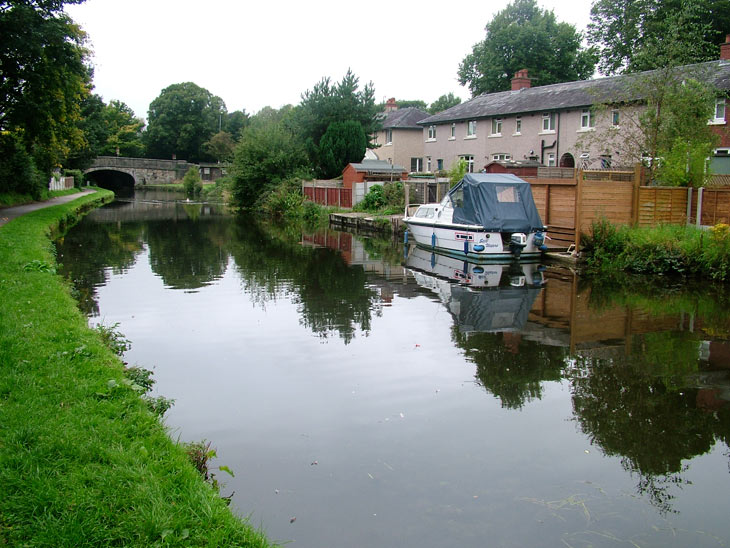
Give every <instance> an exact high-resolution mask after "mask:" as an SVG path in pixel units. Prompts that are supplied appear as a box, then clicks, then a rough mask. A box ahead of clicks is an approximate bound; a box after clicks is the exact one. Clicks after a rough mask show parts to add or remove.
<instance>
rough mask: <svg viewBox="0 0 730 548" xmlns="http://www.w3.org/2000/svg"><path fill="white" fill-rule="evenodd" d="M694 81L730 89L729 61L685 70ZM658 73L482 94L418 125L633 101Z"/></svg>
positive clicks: (714, 62)
mask: <svg viewBox="0 0 730 548" xmlns="http://www.w3.org/2000/svg"><path fill="white" fill-rule="evenodd" d="M682 68H683V69H686V70H687V73H689V74H691V75H692V76H694V77H695V78H702V79H706V80H709V81H710V82H711V83H713V84H714V85H715V86H716V87H717V88H718V89H720V90H723V91H727V90H730V61H728V60H724V59H721V60H718V61H708V62H706V63H698V64H695V65H687V66H686V67H682ZM655 72H657V71H648V72H641V73H636V74H624V75H620V76H610V77H607V78H597V79H594V80H579V81H576V82H563V83H561V84H551V85H548V86H540V87H534V88H523V89H520V90H517V91H500V92H497V93H483V94H482V95H479V96H477V97H474V98H473V99H471V100H469V101H466V102H465V103H461V104H459V105H456V106H454V107H451V108H449V109H447V110H445V111H443V112H439V113H438V114H434V115H433V116H429V117H428V118H423V119H421V120H419V122H418V123H419V125H421V126H425V125H429V124H438V123H445V122H458V121H463V120H474V119H476V118H491V117H494V116H508V115H516V114H524V113H530V112H546V111H555V110H564V109H569V108H580V107H588V106H591V105H594V104H598V103H607V102H611V101H622V102H631V101H638V100H641V99H642V97H641V96H640V93H639V91H638V89H637V88H638V87H639V86H636V85H634V84H636V83H637V82H638V81H639V79H641V78H646V77H648V75H651V74H654V73H655Z"/></svg>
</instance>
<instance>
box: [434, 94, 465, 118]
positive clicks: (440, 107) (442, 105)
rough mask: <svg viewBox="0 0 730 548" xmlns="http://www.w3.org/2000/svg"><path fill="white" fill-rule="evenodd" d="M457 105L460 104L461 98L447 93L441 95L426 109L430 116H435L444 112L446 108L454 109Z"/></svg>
mask: <svg viewBox="0 0 730 548" xmlns="http://www.w3.org/2000/svg"><path fill="white" fill-rule="evenodd" d="M459 104H461V97H457V96H456V95H454V94H453V93H452V92H449V94H448V95H442V96H441V97H439V98H438V99H436V100H435V101H434V102H433V103H431V105H430V106H429V107H428V112H430V113H431V114H436V113H437V112H441V111H444V110H446V109H447V108H451V107H455V106H456V105H459Z"/></svg>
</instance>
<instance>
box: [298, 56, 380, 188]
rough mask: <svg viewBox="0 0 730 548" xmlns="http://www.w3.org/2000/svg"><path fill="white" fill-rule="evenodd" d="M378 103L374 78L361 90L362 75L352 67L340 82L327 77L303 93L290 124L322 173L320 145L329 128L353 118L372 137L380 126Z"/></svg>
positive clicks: (369, 144) (368, 136)
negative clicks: (354, 71) (359, 75)
mask: <svg viewBox="0 0 730 548" xmlns="http://www.w3.org/2000/svg"><path fill="white" fill-rule="evenodd" d="M377 114H378V107H377V105H376V104H375V89H374V87H373V84H372V82H371V83H369V84H367V85H366V86H365V88H364V89H363V90H362V91H361V90H360V89H359V79H358V78H357V76H355V75H354V74H353V72H352V70H348V71H347V74H345V76H344V77H343V78H342V80H341V81H340V82H339V83H338V84H332V83H331V81H330V79H329V78H323V79H322V80H320V81H319V82H318V83H317V84H315V86H314V88H313V89H312V90H307V91H306V92H304V94H303V95H302V101H301V103H300V104H299V106H298V107H297V108H296V109H295V110H294V112H292V116H291V119H290V120H289V121H287V125H288V126H290V127H292V128H293V129H294V130H295V131H296V132H297V133H298V134H299V135H300V136H301V137H302V139H303V141H304V142H305V144H306V147H307V151H308V154H309V157H310V160H311V162H312V164H313V165H314V166H315V168H316V170H317V171H318V172H319V173H320V174H322V173H324V172H326V169H324V168H323V165H322V160H321V158H320V154H319V152H320V151H319V146H320V141H321V139H322V137H323V136H324V134H325V132H326V131H327V128H329V127H330V124H332V123H334V122H345V121H347V120H353V121H355V122H357V123H359V124H360V126H361V127H362V129H363V131H364V132H365V135H366V137H367V138H368V142H367V146H368V147H369V146H371V145H372V143H370V141H369V139H370V136H372V135H374V134H375V132H376V131H377V129H378V127H379V122H378V118H377Z"/></svg>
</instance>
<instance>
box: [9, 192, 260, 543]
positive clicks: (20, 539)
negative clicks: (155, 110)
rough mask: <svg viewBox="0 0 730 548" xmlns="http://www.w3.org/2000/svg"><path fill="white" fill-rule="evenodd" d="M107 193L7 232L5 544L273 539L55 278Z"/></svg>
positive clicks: (36, 215)
mask: <svg viewBox="0 0 730 548" xmlns="http://www.w3.org/2000/svg"><path fill="white" fill-rule="evenodd" d="M110 196H111V193H110V192H107V191H101V192H97V193H95V194H93V195H90V196H86V197H83V198H80V199H78V200H76V201H74V202H72V203H69V204H64V205H59V206H54V207H51V208H47V209H43V210H39V211H36V212H33V213H30V214H27V215H25V216H23V217H21V218H19V219H16V220H14V221H11V222H10V223H8V224H7V225H5V226H4V227H2V228H0V303H2V306H0V424H2V429H1V430H0V485H2V496H1V497H0V546H54V547H58V546H145V547H146V546H175V545H180V546H182V545H184V546H267V545H268V544H267V542H266V540H265V539H264V538H263V536H262V535H261V534H259V533H258V532H255V531H254V530H253V529H252V528H251V527H250V526H249V525H248V524H247V523H245V522H244V521H242V520H241V519H239V518H237V517H236V516H234V515H233V514H232V513H231V512H230V510H229V509H228V508H227V506H226V504H225V502H224V501H223V500H222V499H221V498H219V496H218V494H217V493H216V492H215V490H214V489H213V488H212V487H211V486H210V485H208V484H207V483H205V482H204V481H203V480H202V479H201V476H200V475H199V474H198V472H197V471H196V470H195V469H194V468H193V466H192V464H191V463H190V461H189V459H188V457H187V456H186V454H185V451H184V449H183V448H182V447H181V446H179V445H178V444H176V443H174V442H173V441H172V440H171V439H170V438H169V437H168V435H167V432H166V430H165V428H164V427H163V426H162V424H161V423H160V421H159V419H158V418H157V416H156V415H155V414H154V413H152V412H151V411H150V410H149V408H148V406H147V405H146V404H145V403H144V402H143V401H142V400H141V399H140V397H139V394H138V392H137V391H136V390H134V387H133V386H130V384H129V382H127V381H125V376H124V373H123V365H122V363H121V361H120V360H119V358H118V357H117V356H116V355H115V354H114V352H112V350H111V349H110V348H109V347H107V346H105V345H104V343H103V342H102V340H101V338H100V335H99V333H98V332H97V331H95V330H92V329H89V328H88V327H87V322H86V319H85V318H84V317H83V316H82V314H81V313H80V312H79V311H78V309H77V308H76V305H75V302H74V300H73V299H72V298H71V296H70V291H69V288H68V287H67V285H66V284H65V283H64V281H63V280H62V279H61V278H60V277H59V276H57V275H56V274H55V261H54V256H53V253H52V246H51V242H50V236H51V235H52V234H53V233H58V232H60V231H62V230H63V229H64V227H66V226H68V225H70V224H71V223H73V222H74V220H75V219H76V218H77V217H78V216H79V214H80V213H82V212H83V211H85V210H88V209H91V208H93V207H95V206H96V205H98V203H99V201H102V200H108V199H110Z"/></svg>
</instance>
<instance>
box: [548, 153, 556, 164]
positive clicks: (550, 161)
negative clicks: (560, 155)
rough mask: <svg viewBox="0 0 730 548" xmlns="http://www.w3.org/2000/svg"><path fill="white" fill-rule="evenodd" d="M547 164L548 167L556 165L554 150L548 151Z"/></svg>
mask: <svg viewBox="0 0 730 548" xmlns="http://www.w3.org/2000/svg"><path fill="white" fill-rule="evenodd" d="M547 165H548V167H555V166H556V165H557V164H556V163H555V153H554V152H548V157H547Z"/></svg>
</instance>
